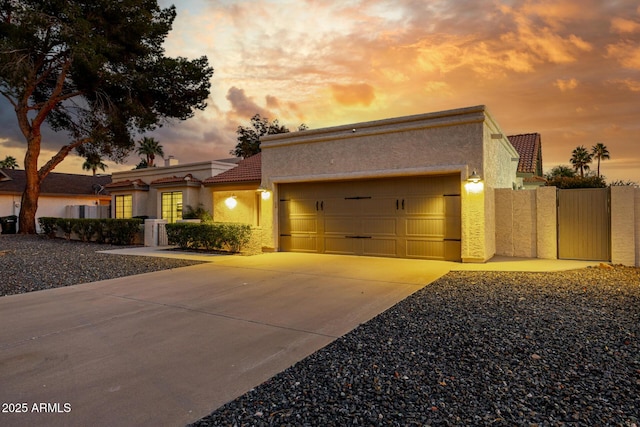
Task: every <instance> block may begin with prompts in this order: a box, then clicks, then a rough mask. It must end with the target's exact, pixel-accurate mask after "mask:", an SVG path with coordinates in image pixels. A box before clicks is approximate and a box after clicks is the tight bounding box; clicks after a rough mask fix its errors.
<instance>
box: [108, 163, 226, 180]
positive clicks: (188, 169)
mask: <svg viewBox="0 0 640 427" xmlns="http://www.w3.org/2000/svg"><path fill="white" fill-rule="evenodd" d="M235 166H236V165H235V164H233V163H227V162H220V161H216V160H211V161H206V162H197V163H187V164H184V165H176V166H162V167H153V168H145V169H134V170H130V171H121V172H114V173H113V174H112V175H111V181H112V182H120V181H126V180H130V181H134V180H136V179H141V180H142V181H143V182H145V183H146V184H150V183H151V182H152V181H155V180H157V179H160V178H167V177H173V176H177V177H183V176H185V175H188V174H191V175H192V176H193V177H194V178H196V179H198V180H200V181H203V180H205V179H207V178H210V177H212V176H215V175H218V174H220V173H222V172H224V171H226V170H229V169H231V168H233V167H235Z"/></svg>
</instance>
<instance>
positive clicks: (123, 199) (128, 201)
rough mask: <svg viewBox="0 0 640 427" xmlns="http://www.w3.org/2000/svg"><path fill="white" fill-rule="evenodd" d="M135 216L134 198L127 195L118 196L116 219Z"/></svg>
mask: <svg viewBox="0 0 640 427" xmlns="http://www.w3.org/2000/svg"><path fill="white" fill-rule="evenodd" d="M132 216H133V196H132V195H131V194H126V195H124V196H116V218H121V219H124V218H131V217H132Z"/></svg>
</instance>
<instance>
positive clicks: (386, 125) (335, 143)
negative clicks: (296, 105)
mask: <svg viewBox="0 0 640 427" xmlns="http://www.w3.org/2000/svg"><path fill="white" fill-rule="evenodd" d="M483 121H484V107H473V108H469V109H460V110H454V111H449V112H442V113H432V114H424V115H418V116H409V117H401V118H396V119H387V120H380V121H374V122H367V123H358V124H355V125H346V126H338V127H332V128H326V129H318V130H307V131H303V132H291V133H286V134H279V135H270V136H267V137H264V138H263V140H262V178H263V184H264V185H267V186H270V188H271V189H273V186H272V185H273V183H278V182H296V181H321V180H331V179H355V178H364V177H368V178H374V177H384V176H408V175H417V174H427V173H443V172H460V171H464V172H465V176H466V174H467V171H466V169H467V168H477V169H479V170H481V169H482V135H483V133H482V123H483Z"/></svg>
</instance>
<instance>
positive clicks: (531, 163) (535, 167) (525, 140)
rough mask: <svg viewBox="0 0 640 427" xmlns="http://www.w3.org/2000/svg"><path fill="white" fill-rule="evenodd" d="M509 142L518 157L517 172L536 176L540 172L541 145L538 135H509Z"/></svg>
mask: <svg viewBox="0 0 640 427" xmlns="http://www.w3.org/2000/svg"><path fill="white" fill-rule="evenodd" d="M507 138H509V142H511V145H513V148H515V149H516V151H517V152H518V154H519V155H520V161H519V162H518V172H522V173H532V174H534V175H537V174H538V172H539V171H541V170H542V164H538V161H540V163H542V151H541V150H542V144H541V141H540V134H539V133H526V134H521V135H510V136H508V137H507Z"/></svg>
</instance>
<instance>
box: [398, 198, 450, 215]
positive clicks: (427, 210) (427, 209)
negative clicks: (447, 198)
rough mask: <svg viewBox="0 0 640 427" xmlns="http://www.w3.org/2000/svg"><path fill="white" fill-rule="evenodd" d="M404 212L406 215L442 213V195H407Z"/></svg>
mask: <svg viewBox="0 0 640 427" xmlns="http://www.w3.org/2000/svg"><path fill="white" fill-rule="evenodd" d="M406 213H407V215H440V216H441V215H444V197H443V196H425V197H409V198H407V201H406Z"/></svg>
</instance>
